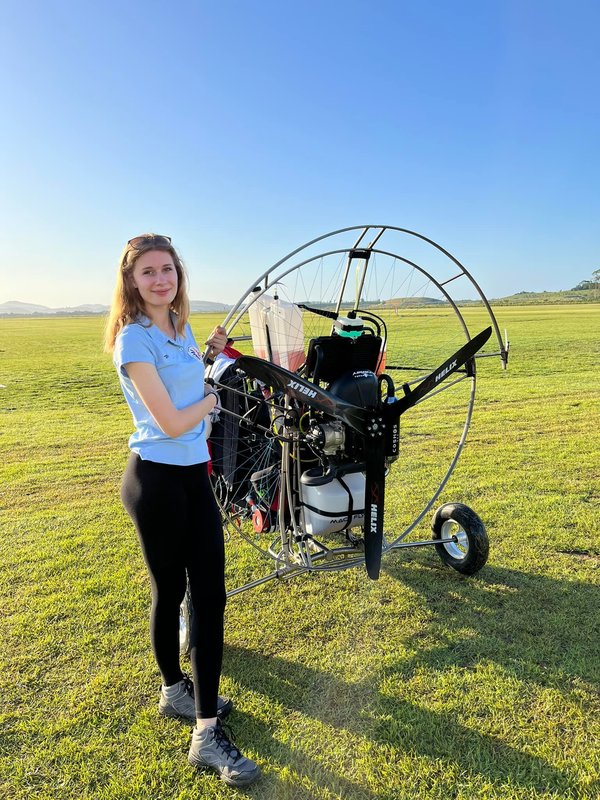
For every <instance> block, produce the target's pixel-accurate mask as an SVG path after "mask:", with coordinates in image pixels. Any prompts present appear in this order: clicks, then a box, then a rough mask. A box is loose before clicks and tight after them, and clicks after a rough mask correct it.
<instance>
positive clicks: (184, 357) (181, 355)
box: [113, 317, 210, 467]
mask: <svg viewBox="0 0 600 800" xmlns="http://www.w3.org/2000/svg"><path fill="white" fill-rule="evenodd" d="M175 321H176V320H175ZM113 360H114V363H115V367H116V368H117V372H118V374H119V381H120V383H121V389H122V390H123V394H124V395H125V400H126V401H127V405H128V406H129V408H130V410H131V414H132V416H133V421H134V424H135V433H133V434H132V435H131V437H130V439H129V447H130V448H131V450H132V451H133V452H134V453H137V454H138V455H139V456H140V458H141V459H143V460H144V461H157V462H158V463H160V464H177V465H179V466H184V467H186V466H189V465H190V464H201V463H203V462H205V461H208V460H209V458H210V456H209V453H208V447H207V445H206V436H205V424H204V420H202V421H201V422H200V424H199V425H196V427H195V428H192V429H191V430H189V431H187V432H186V433H182V434H181V436H178V437H177V438H176V439H172V438H171V437H169V436H167V435H166V434H165V433H163V431H161V429H160V428H159V427H158V425H157V424H156V422H155V420H154V417H153V416H152V415H151V414H150V412H149V411H148V409H147V408H146V406H145V405H144V404H143V403H142V400H141V398H140V396H139V394H138V393H137V392H136V390H135V387H134V385H133V383H132V382H131V379H130V378H129V376H128V375H127V364H129V363H131V362H134V361H143V362H144V363H147V364H154V366H155V367H156V369H157V371H158V374H159V375H160V378H161V380H162V382H163V383H164V385H165V387H166V389H167V392H168V393H169V397H170V398H171V400H172V401H173V405H174V406H175V408H178V409H181V408H187V406H190V405H192V403H197V402H198V401H199V400H202V398H203V397H204V363H203V362H202V356H201V354H200V352H199V350H198V345H197V344H196V340H195V339H194V335H193V333H192V329H191V328H190V326H189V324H187V325H186V326H185V331H184V333H183V336H181V335H180V334H177V337H176V338H175V339H173V338H172V337H170V336H167V334H166V333H163V332H162V331H161V330H160V329H159V328H157V327H156V325H153V324H152V323H151V322H150V320H149V319H148V318H147V317H140V319H139V320H138V321H137V322H134V323H131V324H129V325H126V326H125V327H124V328H123V330H121V331H120V332H119V334H118V336H117V340H116V342H115V349H114V355H113Z"/></svg>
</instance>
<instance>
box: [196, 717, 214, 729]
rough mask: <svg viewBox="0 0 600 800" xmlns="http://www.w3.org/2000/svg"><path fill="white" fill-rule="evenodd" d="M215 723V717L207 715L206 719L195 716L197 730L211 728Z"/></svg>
mask: <svg viewBox="0 0 600 800" xmlns="http://www.w3.org/2000/svg"><path fill="white" fill-rule="evenodd" d="M216 724H217V718H216V717H209V718H208V719H200V717H197V719H196V730H197V731H199V732H200V731H205V730H206V729H207V728H213V727H214V726H215V725H216Z"/></svg>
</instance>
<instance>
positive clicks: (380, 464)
mask: <svg viewBox="0 0 600 800" xmlns="http://www.w3.org/2000/svg"><path fill="white" fill-rule="evenodd" d="M365 450H366V456H367V458H366V471H365V566H366V567H367V575H368V576H369V578H371V580H374V581H376V580H377V579H378V578H379V570H380V568H381V548H382V545H383V510H384V503H385V442H384V439H383V436H379V437H377V438H374V439H373V440H372V441H370V440H367V446H366V448H365Z"/></svg>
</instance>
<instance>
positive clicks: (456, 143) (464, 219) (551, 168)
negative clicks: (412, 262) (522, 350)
mask: <svg viewBox="0 0 600 800" xmlns="http://www.w3.org/2000/svg"><path fill="white" fill-rule="evenodd" d="M599 23H600V5H599V4H598V3H597V2H579V0H571V2H555V1H554V0H546V2H538V1H537V0H535V1H531V2H528V0H520V1H519V2H517V1H513V0H510V1H509V2H499V1H498V2H496V1H494V0H490V2H486V0H478V2H470V1H468V2H462V1H461V0H458V1H457V2H453V3H447V2H440V1H439V0H438V2H427V0H425V1H424V2H420V3H415V2H410V3H409V2H404V0H396V1H395V2H393V1H392V0H382V1H381V2H377V0H371V2H357V1H356V0H344V2H341V0H340V1H339V2H338V1H337V0H320V1H319V2H317V1H316V0H315V1H314V2H313V1H312V0H308V1H307V2H295V3H292V2H286V0H279V1H278V2H272V1H271V0H262V2H249V1H248V2H245V1H243V0H238V1H237V2H235V1H234V0H219V2H218V3H216V2H211V3H208V2H200V1H198V2H192V1H191V0H185V1H181V2H177V0H174V1H173V2H168V3H167V2H157V1H156V0H146V1H145V2H138V0H134V1H133V2H122V1H121V2H115V1H114V0H106V1H105V2H102V3H99V2H90V3H82V2H79V0H3V2H2V5H1V7H0V31H1V33H0V60H1V61H2V62H3V63H2V69H1V70H0V90H1V95H2V97H3V112H4V113H3V115H2V117H3V121H2V125H1V126H0V145H1V146H0V274H1V277H2V281H1V283H0V302H5V301H7V300H21V301H26V302H35V303H43V304H47V305H51V306H58V305H75V304H79V303H94V302H98V303H108V302H109V299H110V295H111V292H112V285H113V281H114V274H115V270H116V265H117V261H118V257H119V253H120V251H121V249H122V247H123V245H124V243H125V241H126V240H127V239H129V238H130V237H132V236H133V235H135V234H138V233H140V232H143V231H148V230H153V231H156V232H158V233H165V234H170V235H171V236H172V237H173V241H174V243H175V244H176V246H177V247H178V249H179V250H180V252H181V253H182V255H183V257H184V260H185V262H186V264H187V266H188V271H189V273H190V278H191V296H192V298H193V299H197V300H200V299H204V300H215V301H223V302H233V301H235V300H236V299H237V298H238V296H239V294H241V292H242V290H243V289H245V288H246V287H247V286H248V285H249V284H250V283H251V282H252V280H253V279H254V278H255V277H256V276H258V275H259V274H260V273H261V272H263V270H264V269H265V268H266V267H268V266H269V265H270V264H272V263H273V262H275V261H277V260H278V259H279V258H281V257H282V256H284V255H285V254H286V253H288V252H289V251H290V250H292V249H295V247H297V246H299V245H300V244H302V243H303V242H305V241H308V240H310V239H312V238H314V237H316V236H319V235H320V234H323V233H326V232H327V231H330V230H335V229H337V228H340V227H346V226H351V225H360V224H363V223H373V224H390V225H398V226H401V227H406V228H410V229H413V230H416V231H418V232H420V233H423V234H425V235H427V236H429V237H431V238H433V239H435V240H436V241H438V242H439V243H441V244H442V245H443V246H444V247H446V248H447V249H448V250H450V251H451V252H452V253H454V254H455V255H456V256H457V257H458V258H459V259H460V260H461V261H462V262H463V263H464V264H465V266H466V267H467V268H468V269H469V270H470V271H471V272H472V273H473V275H474V276H475V277H476V278H477V280H478V281H479V282H480V284H481V285H482V288H483V289H484V291H485V292H486V294H488V296H490V297H496V296H501V295H504V294H509V293H512V292H515V291H522V290H543V289H548V290H552V289H561V288H570V287H571V286H573V285H574V284H575V283H577V282H578V281H580V280H582V279H584V278H589V277H590V276H591V273H592V271H593V270H594V269H597V268H598V267H599V266H600V253H599V241H600V222H599V220H600V188H599V187H600V168H599V165H600V155H599V153H600V147H599V143H600V114H599V103H598V76H599V74H600V69H599V68H600V48H599V47H598V43H597V33H598V29H599Z"/></svg>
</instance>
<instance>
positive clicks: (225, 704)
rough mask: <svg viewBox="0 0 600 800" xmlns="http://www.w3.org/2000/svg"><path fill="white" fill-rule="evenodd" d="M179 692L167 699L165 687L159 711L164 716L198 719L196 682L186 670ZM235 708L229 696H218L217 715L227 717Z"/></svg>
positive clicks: (161, 694)
mask: <svg viewBox="0 0 600 800" xmlns="http://www.w3.org/2000/svg"><path fill="white" fill-rule="evenodd" d="M177 687H178V690H179V691H178V693H177V694H176V695H175V697H172V698H171V699H167V697H166V696H165V692H164V690H163V689H161V691H160V700H159V701H158V713H159V714H162V715H163V717H184V718H185V719H189V720H191V721H192V722H195V721H196V705H195V703H194V684H193V682H192V680H191V678H190V677H188V676H187V675H186V674H185V672H184V673H183V678H182V679H181V680H180V681H179V683H178V684H177ZM232 710H233V703H232V702H231V700H230V699H229V698H228V697H221V696H219V697H218V698H217V717H218V718H219V719H225V717H227V716H228V715H229V714H231V712H232Z"/></svg>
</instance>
